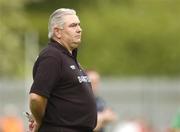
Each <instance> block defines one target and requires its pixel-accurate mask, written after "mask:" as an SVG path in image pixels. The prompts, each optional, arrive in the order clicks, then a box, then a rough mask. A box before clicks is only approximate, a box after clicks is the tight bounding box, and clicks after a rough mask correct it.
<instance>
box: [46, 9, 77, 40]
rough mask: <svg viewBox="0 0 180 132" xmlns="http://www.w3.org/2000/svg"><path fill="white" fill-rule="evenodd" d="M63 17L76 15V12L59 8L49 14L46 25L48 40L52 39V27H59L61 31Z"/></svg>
mask: <svg viewBox="0 0 180 132" xmlns="http://www.w3.org/2000/svg"><path fill="white" fill-rule="evenodd" d="M65 15H76V11H75V10H73V9H68V8H60V9H57V10H55V11H54V12H53V13H52V14H51V16H50V18H49V24H48V38H52V37H53V29H54V27H56V26H59V27H60V28H61V29H63V26H64V20H63V16H65Z"/></svg>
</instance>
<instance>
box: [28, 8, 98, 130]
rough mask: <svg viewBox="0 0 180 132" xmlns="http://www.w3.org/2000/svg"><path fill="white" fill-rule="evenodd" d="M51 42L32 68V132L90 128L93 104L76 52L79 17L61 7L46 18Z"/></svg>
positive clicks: (89, 87) (79, 32) (94, 108)
mask: <svg viewBox="0 0 180 132" xmlns="http://www.w3.org/2000/svg"><path fill="white" fill-rule="evenodd" d="M48 29H49V34H48V37H49V39H50V42H49V44H48V46H47V47H46V48H45V49H43V50H42V51H41V53H40V55H39V57H38V59H37V61H36V62H35V65H34V68H33V79H34V82H33V84H32V87H31V90H30V110H31V112H32V115H33V117H34V122H33V124H32V130H31V131H32V132H92V131H93V129H94V127H95V126H96V119H97V112H96V104H95V101H94V96H93V92H92V88H91V85H90V81H89V79H88V77H87V75H86V73H85V72H84V71H83V69H82V68H81V66H80V65H79V63H78V61H77V59H76V56H77V48H78V46H79V44H80V42H81V32H82V29H81V27H80V20H79V18H78V16H77V15H76V12H75V11H74V10H72V9H65V8H61V9H58V10H56V11H55V12H53V13H52V15H51V16H50V19H49V27H48Z"/></svg>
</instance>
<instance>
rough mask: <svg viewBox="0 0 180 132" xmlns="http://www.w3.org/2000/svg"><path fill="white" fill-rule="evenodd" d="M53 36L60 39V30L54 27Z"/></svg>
mask: <svg viewBox="0 0 180 132" xmlns="http://www.w3.org/2000/svg"><path fill="white" fill-rule="evenodd" d="M54 35H55V36H56V37H57V38H59V39H60V38H61V29H60V28H58V27H55V28H54Z"/></svg>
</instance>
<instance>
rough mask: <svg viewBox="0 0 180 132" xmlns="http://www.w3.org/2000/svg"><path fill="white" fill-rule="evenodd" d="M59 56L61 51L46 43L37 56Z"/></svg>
mask: <svg viewBox="0 0 180 132" xmlns="http://www.w3.org/2000/svg"><path fill="white" fill-rule="evenodd" d="M47 56H51V57H55V58H56V57H58V58H59V57H60V56H62V51H60V50H58V49H57V48H55V47H53V46H52V45H47V46H46V47H45V48H43V49H42V50H41V51H40V54H39V57H47Z"/></svg>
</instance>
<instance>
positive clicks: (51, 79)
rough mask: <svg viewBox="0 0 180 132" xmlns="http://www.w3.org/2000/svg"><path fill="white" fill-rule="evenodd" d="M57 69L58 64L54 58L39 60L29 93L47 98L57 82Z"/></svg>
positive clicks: (58, 67)
mask: <svg viewBox="0 0 180 132" xmlns="http://www.w3.org/2000/svg"><path fill="white" fill-rule="evenodd" d="M59 69H60V64H59V63H58V61H57V59H56V58H54V57H51V56H48V57H45V58H43V59H41V60H40V61H39V64H38V65H37V69H36V73H35V76H34V81H33V84H32V86H31V89H30V93H36V94H39V95H41V96H44V97H46V98H49V96H50V94H51V91H52V89H53V87H54V86H55V85H56V83H57V81H58V77H59V73H60V72H59Z"/></svg>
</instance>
